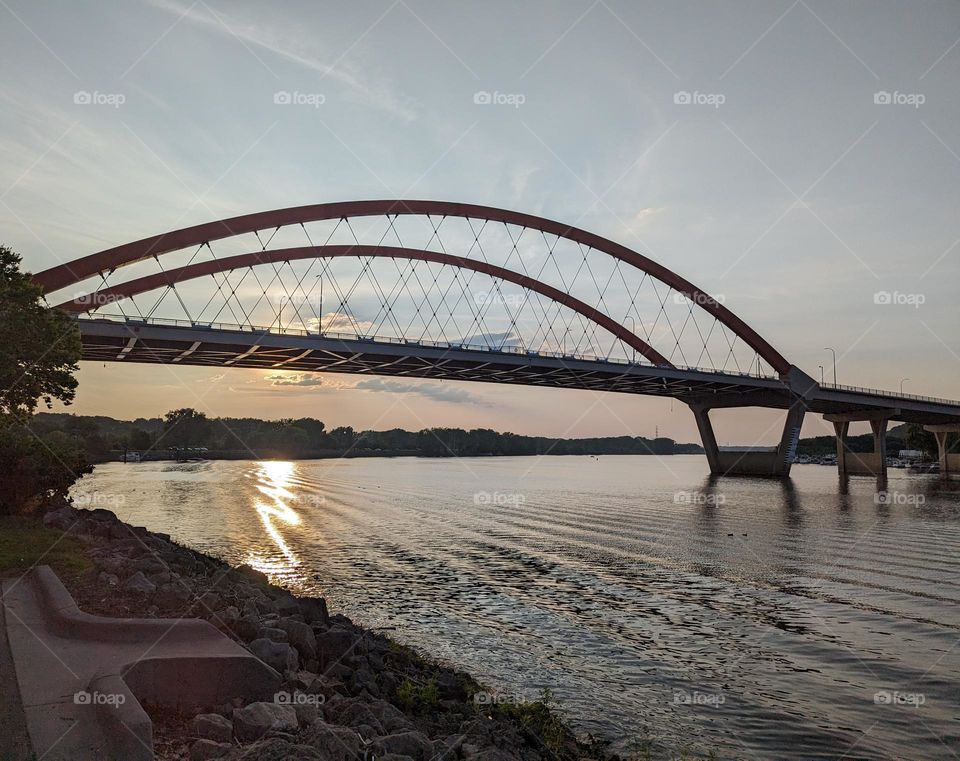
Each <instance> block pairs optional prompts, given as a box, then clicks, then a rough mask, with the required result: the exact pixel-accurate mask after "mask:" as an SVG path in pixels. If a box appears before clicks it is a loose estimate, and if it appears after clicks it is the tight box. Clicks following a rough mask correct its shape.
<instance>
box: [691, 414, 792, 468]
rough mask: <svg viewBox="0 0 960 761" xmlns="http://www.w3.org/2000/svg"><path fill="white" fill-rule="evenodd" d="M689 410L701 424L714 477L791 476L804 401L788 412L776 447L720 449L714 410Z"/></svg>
mask: <svg viewBox="0 0 960 761" xmlns="http://www.w3.org/2000/svg"><path fill="white" fill-rule="evenodd" d="M688 406H689V407H690V409H691V410H693V416H694V418H695V419H696V421H697V428H698V429H699V431H700V440H701V442H702V443H703V449H704V452H705V453H706V456H707V464H708V465H709V466H710V473H711V474H712V475H720V476H767V477H786V476H789V475H790V466H791V465H792V464H793V457H794V455H795V454H796V452H797V442H798V441H799V439H800V427H801V426H802V425H803V417H804V414H805V413H806V406H805V405H804V404H803V402H802V401H801V400H799V399H798V400H797V401H795V402H794V404H793V405H791V407H790V408H789V409H788V410H787V419H786V422H785V423H784V426H783V433H782V434H781V436H780V442H779V444H778V445H777V446H776V447H756V446H746V447H719V446H717V437H716V434H715V433H714V431H713V424H712V423H711V422H710V409H711V407H710V406H708V405H707V404H703V403H700V404H698V403H688ZM722 406H726V407H730V406H732V405H730V404H726V405H722Z"/></svg>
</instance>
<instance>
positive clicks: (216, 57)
mask: <svg viewBox="0 0 960 761" xmlns="http://www.w3.org/2000/svg"><path fill="white" fill-rule="evenodd" d="M0 19H2V20H3V21H2V23H0V60H2V62H3V71H4V76H3V78H2V80H0V100H2V104H3V107H2V109H0V224H2V230H3V236H2V241H0V242H2V243H3V244H4V245H8V246H11V247H12V248H14V249H15V250H17V251H19V252H20V253H21V254H22V255H23V258H24V264H25V267H26V268H27V269H28V270H30V271H33V272H38V271H41V270H43V269H45V268H47V267H51V266H54V265H56V264H58V263H61V262H64V261H69V260H71V259H74V258H77V257H80V256H84V255H86V254H90V253H93V252H96V251H99V250H102V249H104V248H108V247H110V246H114V245H119V244H121V243H125V242H128V241H132V240H136V239H139V238H143V237H147V236H149V235H153V234H157V233H161V232H165V231H168V230H173V229H178V228H181V227H185V226H188V225H192V224H199V223H202V222H206V221H211V220H214V219H220V218H225V217H230V216H235V215H239V214H244V213H250V212H256V211H261V210H266V209H274V208H283V207H289V206H299V205H304V204H313V203H322V202H328V201H341V200H354V199H372V198H427V199H438V200H451V201H462V202H470V203H478V204H485V205H490V206H496V207H502V208H507V209H513V210H517V211H522V212H528V213H532V214H537V215H541V216H544V217H547V218H550V219H555V220H559V221H562V222H565V223H569V224H575V225H576V226H578V227H582V228H584V229H587V230H590V231H592V232H596V233H598V234H601V235H603V236H605V237H607V238H610V239H611V240H614V241H616V242H618V243H621V244H623V245H626V246H628V247H630V248H632V249H634V250H636V251H639V252H641V253H644V254H646V255H648V256H650V257H651V258H653V259H654V260H656V261H659V262H660V263H662V264H664V265H666V266H668V267H669V268H671V269H672V270H674V271H675V272H677V273H679V274H680V275H682V276H684V277H686V278H688V279H690V280H691V281H693V282H694V283H696V284H697V285H698V286H700V287H701V288H702V289H703V290H705V291H706V292H708V293H712V294H715V295H718V298H719V297H720V296H722V298H723V301H724V303H725V305H726V306H727V307H729V308H730V309H732V310H733V311H734V312H735V313H736V314H737V315H739V316H740V317H742V318H743V319H744V320H745V321H746V322H747V323H748V324H750V325H751V326H753V327H754V328H755V329H756V330H757V331H758V332H759V333H760V334H761V335H762V336H763V337H764V338H765V339H766V340H768V341H769V342H770V343H771V344H773V345H774V346H775V347H776V348H777V349H778V350H779V351H780V352H781V353H782V354H784V355H785V356H786V357H787V358H788V359H789V360H790V361H792V362H793V363H794V364H796V365H798V366H799V367H801V368H803V369H804V370H805V371H806V372H807V373H808V374H810V375H811V376H813V377H815V378H817V377H819V375H820V372H821V371H820V366H821V365H822V366H824V368H825V374H826V379H827V380H830V379H831V376H832V373H833V366H832V358H831V355H830V353H829V352H828V351H825V349H824V347H826V346H830V347H833V348H835V350H836V354H837V375H838V380H839V381H840V382H841V383H846V384H850V385H860V386H867V387H872V388H886V389H897V388H898V387H899V385H900V382H901V380H903V379H904V378H906V379H907V380H905V381H904V389H905V390H906V391H908V392H913V393H922V394H928V395H933V396H942V397H950V398H960V373H958V372H957V370H958V369H960V331H958V330H957V319H956V318H957V306H956V286H957V283H958V282H960V217H958V215H957V212H956V210H957V201H958V192H957V190H958V187H960V101H958V98H957V94H956V83H957V82H958V81H960V5H958V4H957V3H956V2H952V1H947V2H933V1H927V0H924V2H886V1H885V0H871V1H870V2H848V3H843V4H836V3H829V2H822V0H821V1H819V2H818V1H816V0H796V1H795V2H790V1H789V0H785V1H784V2H741V1H740V0H733V1H732V2H725V3H712V2H661V3H652V2H647V3H638V2H624V1H623V0H619V1H618V0H596V1H595V2H589V1H587V2H582V1H581V2H525V3H523V4H516V3H509V2H483V3H466V2H457V3H449V2H447V3H444V2H426V1H423V0H395V1H393V2H391V1H389V0H387V1H383V2H351V3H329V2H328V3H299V2H285V3H279V4H270V5H265V4H261V3H253V2H243V1H235V2H230V3H227V2H222V1H219V0H197V1H196V2H192V3H191V2H189V0H149V1H145V2H128V3H123V4H115V3H96V2H89V3H83V4H79V3H71V2H17V1H15V0H0ZM284 93H287V94H290V98H289V100H291V101H292V102H285V101H284V96H283V95H282V94H284ZM278 94H280V95H278ZM485 94H489V95H490V97H489V98H488V99H487V98H486V95H485ZM485 100H490V101H491V102H485ZM370 234H375V233H374V232H371V233H370ZM571 255H572V254H571ZM531 256H533V257H535V256H536V254H535V253H531ZM564 266H567V265H564ZM368 293H369V292H368ZM193 295H194V298H196V299H199V298H200V297H201V296H202V294H201V293H200V292H199V291H194V292H193ZM328 298H329V297H328ZM335 316H336V315H334V317H335ZM713 366H716V365H713ZM79 378H80V388H79V391H78V394H77V398H76V402H75V403H74V404H73V405H72V406H71V407H70V409H71V410H72V411H74V412H77V413H79V414H106V415H112V416H114V417H120V418H134V417H139V416H153V415H159V414H162V413H163V412H165V411H166V410H169V409H171V408H175V407H181V406H193V407H196V408H198V409H202V410H204V411H205V412H207V413H208V414H211V415H218V416H243V415H255V416H260V417H269V418H279V417H299V416H306V415H309V416H312V417H317V418H320V419H322V420H324V421H325V422H326V423H327V424H328V426H331V427H332V426H335V425H353V426H354V427H355V428H377V429H383V428H390V427H395V426H399V427H404V428H410V429H419V428H423V427H428V426H439V425H449V426H461V427H468V428H470V427H479V426H482V427H490V428H494V429H498V430H512V431H515V432H518V433H526V434H542V435H553V436H594V435H624V434H629V435H643V436H653V435H654V434H655V433H659V434H660V435H662V436H670V437H673V438H676V439H678V440H681V441H695V440H697V434H696V427H695V425H694V422H693V417H692V414H691V413H690V412H689V410H688V409H686V407H685V406H683V405H682V404H678V403H671V402H670V401H669V400H662V399H654V398H643V397H633V396H626V395H620V394H595V393H591V392H586V391H561V390H543V389H532V388H523V387H512V386H511V387H505V386H499V385H492V384H467V383H459V384H455V383H451V382H445V383H440V382H431V381H412V380H411V381H407V380H398V379H390V378H360V377H357V376H349V375H330V374H327V375H323V376H319V375H316V376H311V375H302V374H284V373H278V372H266V371H259V370H240V369H228V370H218V371H212V370H210V369H209V368H190V367H179V366H178V367H176V368H173V367H153V366H144V365H141V366H136V365H123V364H120V363H112V364H110V365H108V366H106V367H104V366H102V365H98V364H94V363H84V364H83V365H82V366H81V370H80V373H79ZM779 419H780V417H779V413H772V412H766V411H750V412H746V413H744V412H737V413H731V412H730V411H724V412H723V413H721V414H719V415H718V420H719V422H718V425H717V427H718V431H717V435H718V438H719V439H720V441H721V443H754V442H761V441H762V442H767V443H769V442H772V441H774V440H776V439H777V438H778V437H779V423H778V421H779ZM827 432H828V428H827V426H826V425H825V424H824V423H823V422H822V421H821V420H820V419H819V416H813V415H810V416H808V417H807V421H806V422H805V425H804V433H805V435H819V434H825V433H827Z"/></svg>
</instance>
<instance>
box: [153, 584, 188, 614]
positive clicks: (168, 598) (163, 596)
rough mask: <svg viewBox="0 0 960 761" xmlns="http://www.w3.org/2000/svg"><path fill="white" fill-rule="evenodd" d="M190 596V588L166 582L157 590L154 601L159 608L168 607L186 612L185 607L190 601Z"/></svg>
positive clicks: (179, 611)
mask: <svg viewBox="0 0 960 761" xmlns="http://www.w3.org/2000/svg"><path fill="white" fill-rule="evenodd" d="M190 597H191V595H190V590H188V589H187V588H186V587H184V586H183V585H182V584H174V583H168V584H164V585H163V586H162V587H160V588H159V589H158V590H157V596H156V598H154V602H156V603H157V605H159V606H160V607H161V608H169V609H170V610H175V611H177V612H178V613H181V612H186V608H187V606H188V604H189V603H190Z"/></svg>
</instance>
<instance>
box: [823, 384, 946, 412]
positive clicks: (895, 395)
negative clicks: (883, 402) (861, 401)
mask: <svg viewBox="0 0 960 761" xmlns="http://www.w3.org/2000/svg"><path fill="white" fill-rule="evenodd" d="M820 388H822V389H826V390H829V391H850V392H853V393H855V394H870V395H872V396H882V397H886V398H889V399H904V400H909V401H914V402H930V403H931V404H951V405H954V406H958V407H960V401H957V400H956V399H944V398H943V397H939V396H922V395H920V394H904V393H901V392H899V391H884V390H883V389H878V388H865V387H863V386H844V385H843V384H839V383H821V384H820Z"/></svg>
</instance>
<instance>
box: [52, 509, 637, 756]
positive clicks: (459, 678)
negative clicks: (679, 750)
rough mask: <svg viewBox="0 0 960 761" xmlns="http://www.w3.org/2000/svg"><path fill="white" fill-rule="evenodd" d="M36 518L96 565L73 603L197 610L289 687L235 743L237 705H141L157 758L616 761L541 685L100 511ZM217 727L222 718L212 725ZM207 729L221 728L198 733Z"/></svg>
mask: <svg viewBox="0 0 960 761" xmlns="http://www.w3.org/2000/svg"><path fill="white" fill-rule="evenodd" d="M43 524H44V525H45V526H47V527H50V528H55V529H58V530H61V531H63V532H64V533H65V534H68V535H70V536H72V537H75V538H77V539H78V540H79V541H80V542H81V543H82V544H83V546H84V548H85V552H86V555H87V557H88V558H89V560H90V563H91V569H90V570H88V571H87V572H85V573H82V574H75V575H73V576H66V577H62V578H61V581H62V582H63V583H64V585H65V586H66V587H67V589H68V590H69V592H70V593H71V594H72V595H73V597H74V599H75V600H76V602H77V605H78V606H79V607H80V608H81V610H83V611H85V612H88V613H92V614H94V615H101V616H111V617H117V618H132V617H136V618H143V617H147V618H181V617H184V618H190V617H196V618H201V619H204V620H207V621H208V622H209V623H211V624H213V625H214V626H215V627H217V629H219V630H220V631H221V632H223V633H224V634H226V635H227V636H229V637H231V638H232V639H234V640H236V641H237V642H238V643H240V644H241V645H242V646H244V647H245V648H247V649H248V650H250V652H252V653H254V654H255V655H257V657H259V658H260V659H261V660H263V661H264V662H266V663H268V665H271V666H272V667H274V668H275V669H276V670H277V671H278V672H280V673H281V674H282V676H283V681H282V684H281V691H280V693H278V695H280V694H285V695H287V696H288V698H287V700H288V702H289V703H290V704H292V705H293V706H294V708H295V714H296V716H295V721H293V722H292V724H291V722H288V723H287V725H285V727H284V729H283V730H282V731H280V730H278V729H277V728H276V727H275V726H274V727H273V728H271V727H270V726H269V725H268V726H265V727H264V728H263V732H262V733H260V734H258V735H257V736H256V737H253V736H252V734H251V733H250V732H249V731H244V732H243V733H242V736H243V737H244V741H243V742H240V741H238V740H237V739H236V732H235V731H228V730H227V729H226V727H227V726H228V723H230V722H233V723H232V724H230V726H232V727H236V721H235V718H236V717H235V714H238V713H239V712H240V711H241V710H242V709H243V708H244V707H243V706H242V705H234V704H231V705H224V706H198V707H197V711H196V712H195V714H194V715H190V716H187V715H176V716H172V715H166V714H164V713H163V712H154V711H151V709H150V708H149V707H148V706H145V708H146V709H147V712H148V714H149V715H150V716H151V718H152V719H153V722H154V738H155V741H154V745H155V752H156V758H157V759H158V761H174V760H176V761H181V760H182V759H187V758H189V759H197V760H198V761H199V759H204V758H224V759H227V761H234V760H239V759H244V760H248V759H249V760H251V761H252V760H253V759H258V758H270V759H284V758H289V759H294V758H305V759H312V758H317V759H327V758H329V759H339V758H343V759H344V761H347V759H352V758H370V757H372V756H374V755H375V756H376V758H378V759H393V761H403V760H404V759H414V761H431V760H439V759H443V760H444V761H453V760H454V759H474V760H476V761H506V759H523V760H524V761H537V760H538V759H544V760H546V759H560V760H566V759H570V760H571V761H575V760H579V759H607V760H608V761H616V760H617V759H619V758H621V757H620V756H617V755H614V754H612V753H610V752H608V750H607V748H608V743H606V742H603V741H599V740H595V739H593V738H589V737H588V738H582V739H580V738H577V737H576V735H575V733H574V732H573V730H572V729H570V727H569V726H568V725H567V724H566V723H565V722H564V721H563V720H562V719H561V718H560V717H559V716H558V715H557V713H556V711H555V707H554V706H553V705H552V700H551V697H550V695H549V693H547V694H544V695H541V696H540V698H538V699H537V700H534V701H532V702H521V701H519V700H517V699H516V696H513V695H509V694H504V695H502V694H499V693H498V692H497V691H496V690H490V689H488V688H486V687H484V686H483V685H482V684H480V683H479V682H478V681H477V680H475V679H474V678H473V677H472V676H470V675H469V674H467V673H465V672H462V671H459V670H456V669H454V668H451V667H449V666H446V665H443V664H441V663H439V662H436V661H434V660H432V659H430V658H429V657H424V656H421V655H420V654H419V653H417V652H416V651H415V650H413V649H412V648H409V647H407V646H404V645H400V644H398V643H396V642H394V641H393V640H391V639H390V638H389V637H388V636H386V635H385V634H384V633H383V632H382V631H377V630H373V629H367V628H365V627H362V626H359V625H357V624H354V623H353V622H352V621H351V620H350V619H348V618H347V617H345V616H342V615H337V614H330V613H329V612H328V611H327V607H326V602H325V600H324V599H323V598H310V597H296V596H294V595H293V594H291V593H290V592H288V591H286V590H284V589H282V588H280V587H277V586H274V585H272V584H270V583H269V581H268V580H267V577H266V576H265V575H264V574H262V573H260V572H258V571H256V570H254V569H252V568H250V567H249V566H239V567H231V566H229V565H228V564H226V563H224V562H223V561H221V560H219V559H217V558H213V557H211V556H209V555H205V554H203V553H200V552H197V551H195V550H192V549H190V548H188V547H185V546H183V545H180V544H177V543H176V542H174V541H172V540H171V539H170V537H169V536H167V535H164V534H160V533H155V532H151V531H148V530H147V529H145V528H143V527H134V526H130V525H129V524H127V523H124V522H123V521H121V520H120V519H118V518H117V517H116V515H114V514H113V513H112V512H110V511H108V510H103V509H95V510H86V509H77V508H74V507H72V506H71V505H63V506H60V507H57V508H54V509H52V510H50V511H49V512H47V513H46V514H44V515H43ZM289 707H290V706H289V705H287V706H281V708H289ZM268 708H269V709H273V708H274V707H273V706H272V705H270V706H268ZM288 713H289V712H288ZM290 715H291V716H292V715H293V714H290ZM198 716H201V717H204V718H201V719H198V718H197V717H198ZM212 724H216V725H218V726H219V729H218V730H216V731H214V730H211V729H210V726H211V725H212ZM211 733H212V734H214V735H215V737H208V736H206V735H207V734H211ZM331 733H332V734H333V735H336V737H337V739H338V741H337V742H336V743H335V745H336V748H333V747H330V746H331V743H330V742H329V738H330V736H331ZM253 734H256V732H255V733H253ZM347 751H349V752H347ZM311 752H312V753H315V754H316V755H311ZM211 754H213V755H211Z"/></svg>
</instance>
